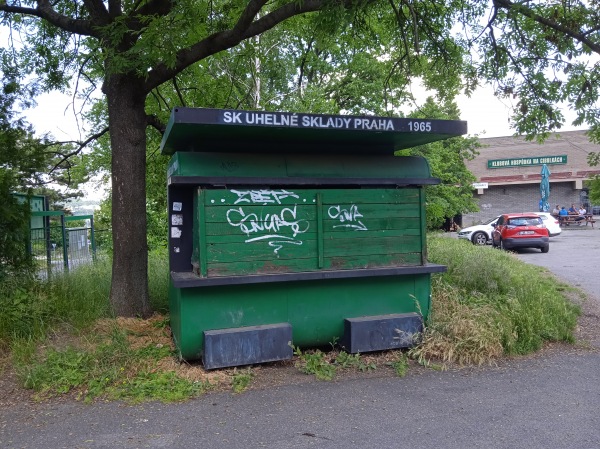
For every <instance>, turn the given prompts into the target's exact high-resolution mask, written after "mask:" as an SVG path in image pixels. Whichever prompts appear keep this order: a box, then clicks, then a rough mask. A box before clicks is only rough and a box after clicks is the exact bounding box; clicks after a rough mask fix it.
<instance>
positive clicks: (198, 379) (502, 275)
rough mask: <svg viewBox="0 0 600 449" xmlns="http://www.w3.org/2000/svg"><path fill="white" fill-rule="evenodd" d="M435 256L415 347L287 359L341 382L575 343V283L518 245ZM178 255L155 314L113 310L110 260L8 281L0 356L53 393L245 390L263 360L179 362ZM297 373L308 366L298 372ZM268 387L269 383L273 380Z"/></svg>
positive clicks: (2, 292)
mask: <svg viewBox="0 0 600 449" xmlns="http://www.w3.org/2000/svg"><path fill="white" fill-rule="evenodd" d="M428 251H429V260H430V261H431V262H434V263H440V264H444V265H447V266H448V272H447V273H444V274H439V275H435V276H434V277H433V282H432V309H431V311H430V316H429V320H428V322H427V326H426V331H425V333H424V335H423V338H422V343H421V344H420V345H419V346H418V347H416V348H413V349H412V350H410V351H404V352H401V351H386V352H383V353H376V354H361V355H350V354H347V353H345V352H344V351H341V350H339V348H337V347H336V345H335V342H332V344H331V348H328V349H329V350H324V349H323V348H321V349H314V350H303V349H300V348H294V359H293V360H292V361H291V362H286V363H281V364H279V365H276V366H275V367H274V368H275V370H277V369H278V367H280V368H281V370H283V369H284V368H290V367H291V366H293V367H295V369H296V370H298V371H300V372H302V373H306V374H307V375H311V376H315V377H316V378H318V379H322V380H329V379H333V378H335V377H336V376H338V375H340V374H341V373H348V372H353V373H358V374H359V375H360V373H361V372H373V371H375V370H380V371H381V370H390V371H391V372H394V373H396V374H397V375H398V376H404V375H405V374H406V373H407V371H408V370H409V369H410V366H411V364H417V363H419V364H422V365H425V366H430V367H434V368H440V367H443V366H444V364H448V363H452V364H458V365H472V364H476V365H480V364H485V363H492V362H494V360H497V359H499V358H501V357H503V356H506V355H515V354H527V353H530V352H533V351H537V350H539V349H540V348H541V347H542V345H543V344H544V342H546V341H564V342H573V341H574V336H573V331H574V329H575V326H576V322H577V316H578V314H579V308H578V307H577V306H576V305H574V304H573V303H572V302H570V301H569V300H568V298H567V296H569V295H568V294H567V293H570V292H569V291H568V288H567V287H566V286H565V285H564V284H562V283H560V282H559V281H557V280H556V279H555V278H554V277H553V276H551V275H550V274H549V273H548V272H547V271H545V270H543V269H540V268H538V267H534V266H530V265H527V264H525V263H523V262H521V261H519V260H518V259H517V257H515V256H514V255H512V254H511V253H507V252H501V251H495V250H492V249H491V248H481V247H477V246H474V245H470V244H468V243H467V242H463V241H457V240H454V239H450V238H447V237H444V236H438V235H431V236H430V237H429V244H428ZM166 260H167V257H166V255H165V254H162V253H152V254H151V255H150V266H149V270H150V276H149V277H150V294H151V298H152V304H153V307H154V309H155V310H156V311H157V314H156V315H155V316H154V317H153V318H152V319H149V320H140V319H123V318H117V319H115V318H112V317H111V316H110V309H109V304H108V293H109V289H110V272H111V269H110V261H108V260H105V261H100V262H98V263H96V264H95V265H93V266H87V267H81V268H80V269H78V270H74V271H72V272H71V273H69V274H67V275H64V276H60V277H56V278H53V279H51V280H49V281H44V282H39V281H35V280H33V279H17V280H12V281H11V282H6V283H4V284H3V285H2V286H1V287H0V354H2V357H3V363H4V369H13V370H15V372H16V373H17V375H18V378H19V379H20V381H21V382H22V385H23V386H25V387H26V388H29V389H31V390H32V391H33V392H34V395H35V397H37V398H40V399H43V398H46V397H52V396H56V395H63V394H69V395H73V396H74V397H77V398H81V399H83V400H93V399H95V398H99V397H102V398H107V399H122V400H128V401H143V400H162V401H177V400H184V399H187V398H191V397H194V396H197V395H200V394H203V393H205V392H207V391H210V390H223V389H230V390H231V391H233V392H236V393H239V392H241V391H244V390H245V389H246V388H249V387H251V386H252V384H253V383H254V382H255V381H256V380H257V379H258V377H260V376H263V375H265V371H266V370H261V368H260V367H250V368H243V369H225V370H217V371H212V372H207V371H205V370H204V369H203V368H202V366H201V365H200V364H187V363H179V361H178V360H177V357H176V353H175V348H174V347H173V343H172V340H171V338H170V333H169V327H168V314H167V276H168V274H167V273H168V267H167V262H166ZM296 372H297V371H296ZM263 384H264V382H263Z"/></svg>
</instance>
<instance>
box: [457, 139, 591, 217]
mask: <svg viewBox="0 0 600 449" xmlns="http://www.w3.org/2000/svg"><path fill="white" fill-rule="evenodd" d="M481 143H482V147H481V148H480V149H479V155H478V156H477V157H475V159H473V160H471V161H466V166H467V168H468V169H469V170H470V171H471V172H472V173H473V174H474V175H475V176H476V177H477V183H475V184H474V195H475V198H476V201H477V203H478V204H479V209H480V210H479V212H475V213H469V214H464V215H463V216H462V226H463V227H464V226H470V225H473V224H477V223H481V222H483V221H485V220H487V219H489V218H492V217H494V216H496V215H500V214H502V213H506V212H534V211H538V210H539V201H540V198H541V194H540V181H541V170H542V167H543V165H544V164H546V166H547V167H548V168H549V170H550V178H549V179H550V196H549V203H550V210H552V209H553V208H554V207H555V206H556V205H557V204H558V205H560V206H566V207H567V208H568V207H569V206H570V205H571V204H577V205H580V204H583V205H584V206H585V207H586V209H588V210H589V211H591V208H592V205H591V204H590V203H589V200H588V194H587V189H586V188H585V186H584V181H585V180H586V179H589V178H591V177H593V176H595V175H598V174H600V166H598V167H591V166H590V165H589V164H588V162H587V158H588V154H589V153H591V152H599V151H600V145H597V144H594V143H591V142H590V141H589V139H588V137H587V136H586V132H585V131H567V132H561V133H557V134H553V135H551V136H550V137H549V138H548V139H547V140H546V141H545V142H544V143H541V144H540V143H538V142H535V141H526V140H525V138H523V137H512V136H511V137H493V138H488V139H481Z"/></svg>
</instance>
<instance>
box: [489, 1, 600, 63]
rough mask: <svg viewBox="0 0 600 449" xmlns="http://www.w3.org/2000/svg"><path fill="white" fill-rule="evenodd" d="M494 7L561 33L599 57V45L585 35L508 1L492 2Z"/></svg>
mask: <svg viewBox="0 0 600 449" xmlns="http://www.w3.org/2000/svg"><path fill="white" fill-rule="evenodd" d="M494 6H496V7H498V8H504V9H506V10H512V11H515V12H516V13H519V14H522V15H524V16H525V17H529V18H530V19H531V20H534V21H535V22H537V23H539V24H540V25H544V26H546V27H548V28H552V29H553V30H555V31H558V32H560V33H563V34H565V35H567V36H570V37H572V38H573V39H575V40H576V41H578V42H580V43H582V44H583V45H586V46H587V47H588V48H589V49H590V50H592V51H593V52H594V53H596V54H599V55H600V45H599V44H597V43H595V42H593V41H592V40H590V39H588V37H587V35H586V33H584V32H578V31H575V30H573V29H571V28H569V27H566V26H564V25H561V24H560V23H557V22H555V21H554V20H551V19H547V18H545V17H542V16H540V15H539V14H536V13H535V12H534V11H533V10H532V9H530V8H527V7H525V6H523V5H521V4H515V3H513V2H511V1H510V0H494Z"/></svg>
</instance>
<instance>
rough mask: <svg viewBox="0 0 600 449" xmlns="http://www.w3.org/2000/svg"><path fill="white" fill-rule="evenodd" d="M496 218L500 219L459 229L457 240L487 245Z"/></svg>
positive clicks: (489, 241) (490, 238)
mask: <svg viewBox="0 0 600 449" xmlns="http://www.w3.org/2000/svg"><path fill="white" fill-rule="evenodd" d="M498 218H500V215H498V216H497V217H494V218H492V219H490V220H488V221H486V222H485V223H483V224H480V225H475V226H469V227H468V228H464V229H461V230H460V231H459V232H458V238H459V239H465V240H469V241H470V242H472V243H473V245H487V244H488V243H491V241H492V231H493V230H494V225H495V224H496V222H497V221H498ZM548 231H550V230H548Z"/></svg>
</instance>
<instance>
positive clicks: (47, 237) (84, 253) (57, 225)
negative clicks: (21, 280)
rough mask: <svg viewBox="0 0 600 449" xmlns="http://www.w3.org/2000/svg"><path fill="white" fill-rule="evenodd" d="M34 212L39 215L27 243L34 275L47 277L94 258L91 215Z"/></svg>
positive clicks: (94, 246)
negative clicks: (33, 266) (69, 215)
mask: <svg viewBox="0 0 600 449" xmlns="http://www.w3.org/2000/svg"><path fill="white" fill-rule="evenodd" d="M34 214H35V215H36V216H38V217H41V218H42V219H41V220H38V221H37V222H36V223H37V224H38V227H32V228H31V231H30V245H29V250H30V251H31V255H32V257H33V259H34V260H35V262H36V265H37V273H38V277H40V278H42V279H47V278H50V277H52V275H55V274H57V273H62V272H65V271H68V270H70V269H73V268H76V267H77V266H79V265H82V264H87V263H91V262H92V261H93V260H94V259H95V256H96V245H95V238H94V237H95V235H94V217H93V215H82V216H72V217H66V216H65V215H64V212H62V211H50V212H34ZM40 225H41V226H40ZM70 225H71V226H70ZM73 225H75V226H73Z"/></svg>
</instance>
